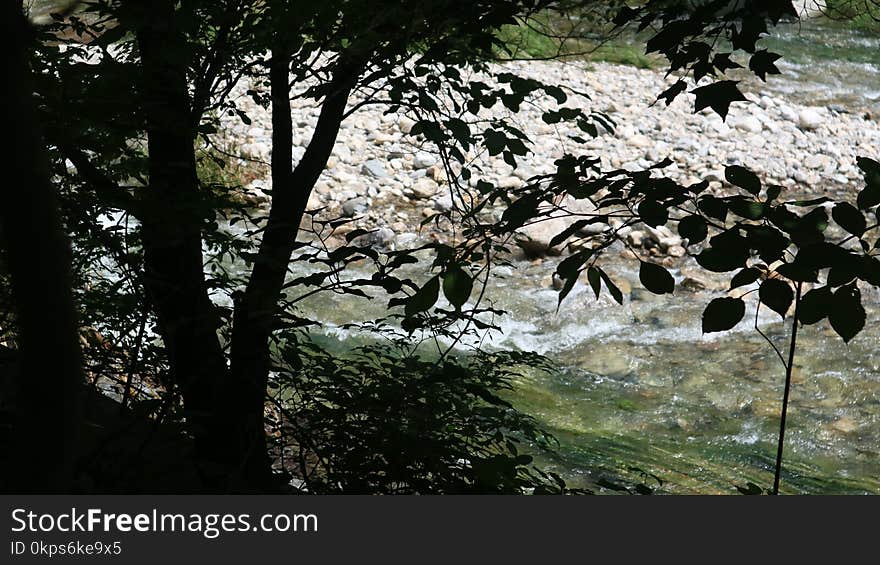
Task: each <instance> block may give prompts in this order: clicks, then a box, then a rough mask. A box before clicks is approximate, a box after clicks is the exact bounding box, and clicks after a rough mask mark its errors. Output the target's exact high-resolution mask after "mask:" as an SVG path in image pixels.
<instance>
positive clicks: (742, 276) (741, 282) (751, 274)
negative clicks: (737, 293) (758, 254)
mask: <svg viewBox="0 0 880 565" xmlns="http://www.w3.org/2000/svg"><path fill="white" fill-rule="evenodd" d="M760 278H761V271H759V270H758V269H755V268H753V267H746V268H745V269H743V270H741V271H740V272H738V273H737V274H735V275H733V278H732V279H730V290H733V289H735V288H739V287H741V286H746V285H747V284H752V283H753V282H755V281H756V280H758V279H760Z"/></svg>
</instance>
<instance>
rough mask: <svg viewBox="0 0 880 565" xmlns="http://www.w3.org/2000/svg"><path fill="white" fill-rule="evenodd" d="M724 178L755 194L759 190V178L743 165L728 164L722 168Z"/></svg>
mask: <svg viewBox="0 0 880 565" xmlns="http://www.w3.org/2000/svg"><path fill="white" fill-rule="evenodd" d="M724 178H726V179H727V182H729V183H730V184H732V185H734V186H738V187H740V188H742V189H743V190H746V191H748V192H749V193H750V194H753V195H755V196H757V195H758V194H759V193H760V192H761V179H759V178H758V175H756V174H755V173H753V172H752V171H750V170H748V169H746V168H745V167H741V166H739V165H730V166H729V167H727V168H725V169H724Z"/></svg>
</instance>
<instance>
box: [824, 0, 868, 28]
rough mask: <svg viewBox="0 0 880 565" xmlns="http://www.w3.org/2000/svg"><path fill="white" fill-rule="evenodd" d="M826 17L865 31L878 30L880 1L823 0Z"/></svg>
mask: <svg viewBox="0 0 880 565" xmlns="http://www.w3.org/2000/svg"><path fill="white" fill-rule="evenodd" d="M824 4H825V6H824V9H823V13H824V14H825V16H826V17H828V18H830V19H832V20H836V21H844V22H847V25H852V26H855V27H857V28H859V29H864V30H867V31H880V3H878V2H877V1H876V0H825V3H824Z"/></svg>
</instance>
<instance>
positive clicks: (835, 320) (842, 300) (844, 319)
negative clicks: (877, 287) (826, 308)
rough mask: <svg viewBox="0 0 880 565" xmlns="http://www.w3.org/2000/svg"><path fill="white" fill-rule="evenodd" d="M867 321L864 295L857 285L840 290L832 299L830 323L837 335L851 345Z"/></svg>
mask: <svg viewBox="0 0 880 565" xmlns="http://www.w3.org/2000/svg"><path fill="white" fill-rule="evenodd" d="M865 319H866V315H865V309H864V308H863V307H862V293H861V292H860V291H859V288H858V287H857V286H856V285H855V283H850V284H848V285H844V286H842V287H840V288H838V289H837V291H835V293H834V296H833V297H832V299H831V306H830V312H829V314H828V321H829V322H831V327H832V328H833V329H834V331H835V332H837V335H839V336H840V337H841V338H843V341H844V342H846V343H849V342H850V340H851V339H852V338H854V337H855V336H856V335H858V333H859V332H860V331H862V329H863V328H864V327H865Z"/></svg>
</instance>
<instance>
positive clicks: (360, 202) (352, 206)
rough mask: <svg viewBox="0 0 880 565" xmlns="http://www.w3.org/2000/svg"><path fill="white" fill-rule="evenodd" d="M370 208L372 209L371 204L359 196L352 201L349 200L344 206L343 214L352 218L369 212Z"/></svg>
mask: <svg viewBox="0 0 880 565" xmlns="http://www.w3.org/2000/svg"><path fill="white" fill-rule="evenodd" d="M369 207H370V204H369V202H367V199H366V198H364V197H362V196H359V197H357V198H352V199H351V200H347V201H346V202H345V203H344V204H343V205H342V213H343V214H344V215H345V216H346V217H349V218H351V217H354V216H357V215H360V214H363V213H364V212H366V211H367V209H368V208H369Z"/></svg>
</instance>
